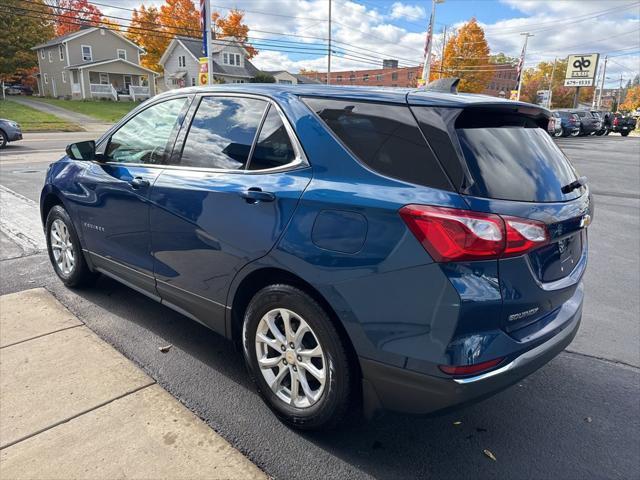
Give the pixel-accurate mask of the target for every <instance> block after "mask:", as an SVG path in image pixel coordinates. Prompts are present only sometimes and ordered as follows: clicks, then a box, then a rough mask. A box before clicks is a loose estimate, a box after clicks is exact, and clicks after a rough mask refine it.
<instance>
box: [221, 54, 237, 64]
mask: <svg viewBox="0 0 640 480" xmlns="http://www.w3.org/2000/svg"><path fill="white" fill-rule="evenodd" d="M222 63H223V64H224V65H233V66H235V67H239V66H240V54H238V53H223V54H222Z"/></svg>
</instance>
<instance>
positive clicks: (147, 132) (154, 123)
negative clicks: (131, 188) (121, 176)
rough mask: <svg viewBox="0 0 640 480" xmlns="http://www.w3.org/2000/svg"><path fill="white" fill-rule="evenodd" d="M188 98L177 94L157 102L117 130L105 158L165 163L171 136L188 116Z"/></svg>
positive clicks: (120, 161)
mask: <svg viewBox="0 0 640 480" xmlns="http://www.w3.org/2000/svg"><path fill="white" fill-rule="evenodd" d="M186 102H187V98H185V97H183V98H174V99H173V100H167V101H166V102H162V103H158V104H156V105H153V106H151V107H149V108H147V109H145V110H143V111H142V112H140V113H139V114H137V115H136V116H134V117H133V118H131V119H130V120H129V121H128V122H127V123H125V124H124V125H123V126H122V127H120V129H119V130H118V131H117V132H115V133H114V134H113V135H112V136H111V139H110V140H109V144H108V145H107V148H106V150H105V153H104V157H105V160H106V161H108V162H118V163H152V164H161V163H163V162H164V160H165V156H166V155H167V154H168V153H169V152H168V151H167V150H168V149H167V147H168V145H167V144H168V142H169V139H170V138H171V136H172V133H173V132H174V130H175V129H176V128H177V127H179V126H180V123H181V122H182V119H183V118H184V107H185V104H186Z"/></svg>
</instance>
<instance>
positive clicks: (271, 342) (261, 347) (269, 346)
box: [255, 308, 327, 408]
mask: <svg viewBox="0 0 640 480" xmlns="http://www.w3.org/2000/svg"><path fill="white" fill-rule="evenodd" d="M255 348H256V358H257V359H258V365H259V366H260V373H261V374H262V376H263V378H264V380H265V381H266V382H267V385H269V387H270V388H271V390H272V391H273V393H275V395H276V396H277V397H278V398H279V399H280V400H282V401H283V402H285V403H288V404H290V405H292V406H295V407H298V408H307V407H310V406H311V405H313V404H315V403H316V402H317V401H318V400H319V399H320V397H321V396H322V393H323V391H324V386H325V382H326V379H327V375H326V359H325V355H324V351H323V350H322V346H321V345H320V342H319V341H318V337H317V336H316V334H315V333H314V331H313V329H312V328H311V327H310V326H309V324H308V323H307V322H305V321H304V319H303V318H302V317H301V316H300V315H298V314H296V313H295V312H292V311H291V310H288V309H286V308H277V309H274V310H271V311H269V312H267V313H266V314H265V315H264V316H263V317H262V319H261V320H260V323H259V324H258V328H257V330H256V336H255Z"/></svg>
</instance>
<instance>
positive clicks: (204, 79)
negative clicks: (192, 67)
mask: <svg viewBox="0 0 640 480" xmlns="http://www.w3.org/2000/svg"><path fill="white" fill-rule="evenodd" d="M199 62H200V68H199V72H198V85H208V84H209V59H208V58H207V57H200V59H199Z"/></svg>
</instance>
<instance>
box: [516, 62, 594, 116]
mask: <svg viewBox="0 0 640 480" xmlns="http://www.w3.org/2000/svg"><path fill="white" fill-rule="evenodd" d="M553 64H554V62H540V63H539V64H538V65H536V66H535V67H533V68H528V69H526V70H525V71H524V72H523V75H522V89H521V92H520V100H522V101H523V102H529V103H536V101H537V95H538V90H548V89H549V86H550V83H551V75H552V73H553V82H552V85H551V91H552V95H551V108H571V107H573V99H574V96H575V91H576V89H575V87H565V86H564V77H565V73H566V71H567V59H566V58H565V59H559V60H556V62H555V71H554V68H553ZM592 100H593V87H582V88H581V89H580V97H579V101H580V102H581V103H591V102H592Z"/></svg>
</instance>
